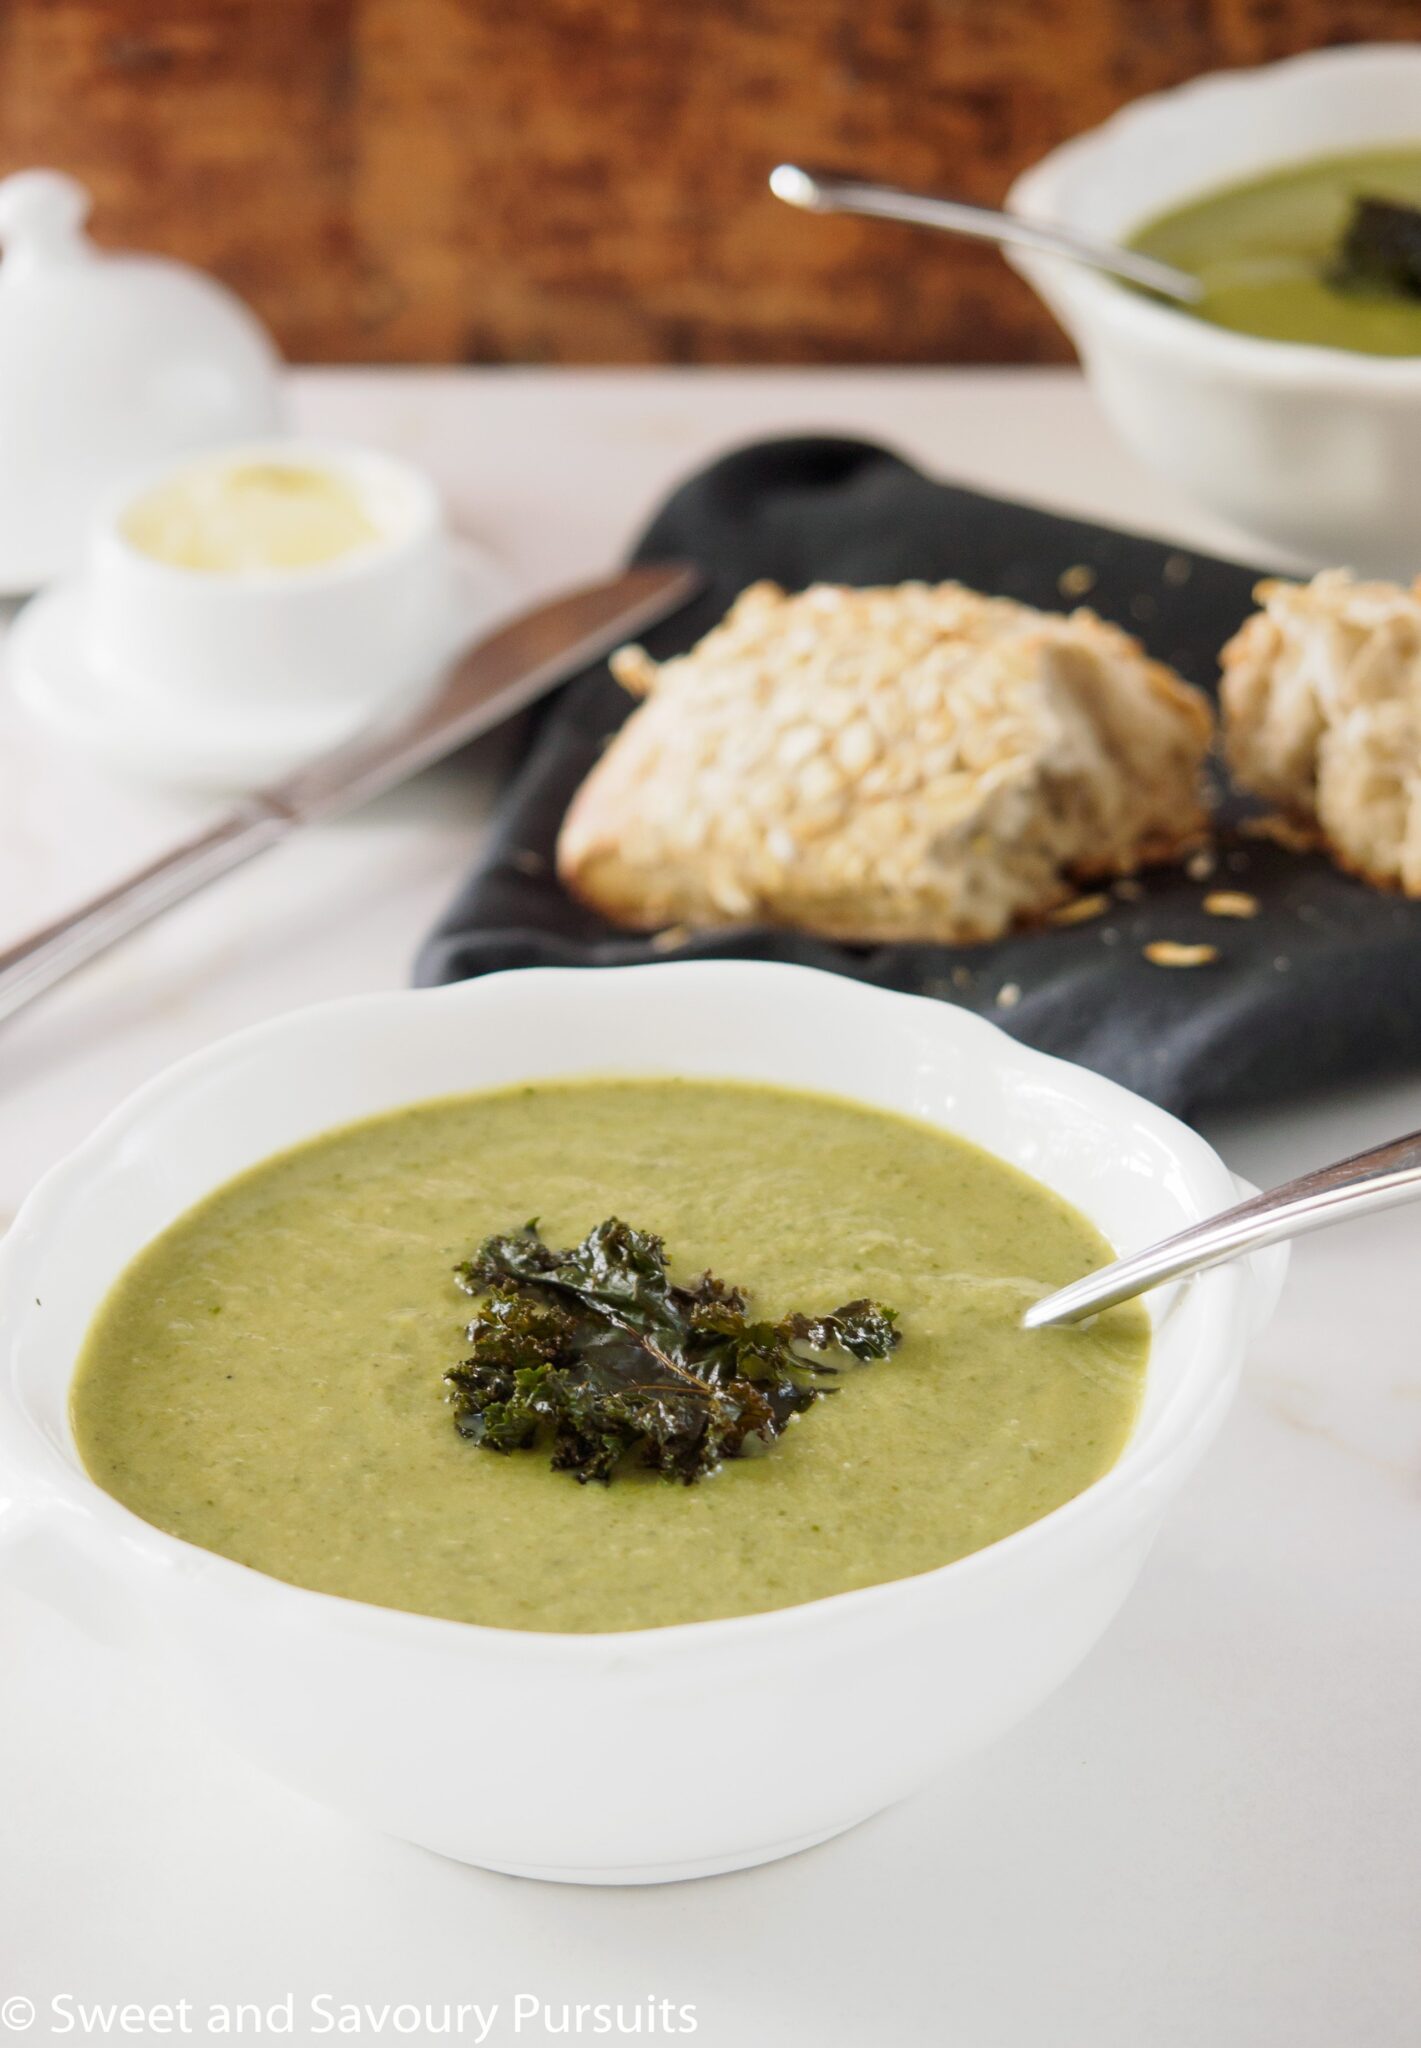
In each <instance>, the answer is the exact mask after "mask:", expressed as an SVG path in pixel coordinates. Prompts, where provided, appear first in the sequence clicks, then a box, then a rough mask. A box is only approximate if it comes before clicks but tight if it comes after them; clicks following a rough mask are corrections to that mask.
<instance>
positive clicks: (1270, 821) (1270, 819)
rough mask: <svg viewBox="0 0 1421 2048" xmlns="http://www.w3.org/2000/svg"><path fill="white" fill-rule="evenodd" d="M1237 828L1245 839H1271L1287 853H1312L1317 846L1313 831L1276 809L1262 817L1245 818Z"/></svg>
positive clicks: (1315, 835)
mask: <svg viewBox="0 0 1421 2048" xmlns="http://www.w3.org/2000/svg"><path fill="white" fill-rule="evenodd" d="M1238 829H1239V831H1240V832H1242V833H1243V835H1244V837H1245V838H1246V839H1271V840H1272V842H1273V844H1274V845H1275V846H1281V847H1283V848H1284V849H1285V851H1287V852H1288V853H1312V852H1313V851H1314V850H1315V849H1316V846H1317V834H1316V833H1315V832H1310V831H1309V830H1308V828H1307V826H1306V825H1300V824H1298V822H1297V821H1296V819H1294V818H1285V817H1283V816H1282V814H1281V813H1280V812H1278V811H1269V812H1268V813H1267V815H1266V816H1265V817H1262V818H1245V819H1244V820H1243V822H1242V824H1241V825H1240V826H1239V828H1238Z"/></svg>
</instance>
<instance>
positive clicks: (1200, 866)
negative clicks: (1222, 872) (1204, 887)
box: [1184, 846, 1218, 882]
mask: <svg viewBox="0 0 1421 2048" xmlns="http://www.w3.org/2000/svg"><path fill="white" fill-rule="evenodd" d="M1217 866H1218V856H1217V855H1216V853H1215V852H1214V849H1213V847H1212V846H1201V847H1200V849H1199V851H1198V852H1197V853H1191V854H1190V856H1189V858H1188V860H1187V861H1186V862H1185V863H1184V872H1185V874H1186V875H1188V877H1189V879H1190V881H1191V882H1207V881H1208V879H1209V877H1210V875H1212V874H1213V872H1214V869H1215V868H1216V867H1217Z"/></svg>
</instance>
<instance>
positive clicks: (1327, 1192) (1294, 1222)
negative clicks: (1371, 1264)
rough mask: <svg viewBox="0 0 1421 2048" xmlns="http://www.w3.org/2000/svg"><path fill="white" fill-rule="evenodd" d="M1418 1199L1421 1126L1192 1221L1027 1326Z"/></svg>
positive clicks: (1088, 1280)
mask: <svg viewBox="0 0 1421 2048" xmlns="http://www.w3.org/2000/svg"><path fill="white" fill-rule="evenodd" d="M1418 1197H1421V1131H1412V1132H1411V1133H1410V1135H1409V1136H1408V1137H1405V1138H1393V1139H1391V1140H1390V1142H1389V1143H1387V1144H1385V1145H1374V1146H1373V1147H1372V1148H1371V1150H1370V1151H1367V1152H1357V1153H1354V1154H1353V1155H1352V1157H1351V1158H1350V1159H1339V1160H1338V1161H1337V1162H1336V1164H1335V1165H1333V1166H1320V1167H1317V1168H1316V1169H1315V1170H1314V1171H1313V1172H1312V1173H1305V1174H1303V1175H1302V1176H1301V1178H1300V1179H1298V1180H1290V1181H1287V1182H1285V1183H1284V1185H1283V1186H1282V1187H1279V1188H1272V1189H1270V1190H1269V1192H1268V1193H1267V1194H1264V1195H1252V1196H1250V1197H1249V1199H1248V1200H1247V1201H1246V1202H1239V1203H1238V1204H1237V1205H1236V1206H1235V1207H1234V1208H1232V1209H1225V1210H1223V1211H1222V1212H1221V1213H1220V1214H1219V1215H1217V1216H1210V1217H1209V1218H1207V1220H1206V1221H1205V1222H1203V1223H1195V1224H1193V1225H1192V1226H1191V1227H1190V1228H1189V1229H1188V1230H1182V1231H1180V1232H1179V1234H1178V1235H1177V1236H1175V1237H1167V1238H1165V1239H1164V1241H1163V1242H1162V1243H1160V1244H1154V1245H1149V1246H1148V1247H1147V1248H1146V1249H1145V1250H1144V1251H1140V1252H1131V1253H1130V1255H1129V1257H1128V1258H1124V1259H1117V1260H1116V1261H1115V1263H1114V1264H1113V1265H1110V1266H1102V1267H1100V1268H1099V1270H1098V1271H1097V1272H1094V1273H1087V1274H1086V1276H1085V1278H1084V1279H1083V1280H1073V1281H1072V1282H1071V1284H1070V1286H1069V1287H1062V1288H1059V1289H1058V1290H1057V1291H1056V1293H1054V1294H1048V1295H1046V1296H1045V1297H1044V1298H1043V1299H1042V1300H1041V1301H1037V1302H1033V1303H1032V1305H1031V1307H1030V1308H1029V1309H1028V1310H1027V1311H1026V1314H1025V1315H1024V1316H1023V1317H1022V1323H1023V1326H1024V1327H1025V1328H1026V1329H1028V1330H1043V1329H1047V1328H1051V1327H1054V1326H1055V1325H1057V1324H1060V1323H1078V1322H1080V1321H1081V1320H1082V1319H1083V1318H1084V1317H1085V1316H1093V1315H1098V1314H1099V1312H1100V1311H1101V1310H1102V1309H1106V1308H1114V1307H1115V1305H1116V1303H1117V1302H1121V1301H1131V1300H1133V1299H1134V1297H1135V1296H1136V1295H1137V1294H1144V1293H1147V1292H1148V1290H1149V1289H1150V1288H1151V1287H1158V1286H1160V1285H1161V1283H1162V1282H1163V1281H1166V1280H1182V1279H1184V1278H1186V1276H1187V1275H1189V1274H1190V1273H1202V1272H1204V1271H1205V1270H1206V1268H1208V1267H1210V1266H1222V1265H1225V1264H1227V1262H1228V1261H1229V1260H1230V1259H1241V1258H1242V1257H1243V1256H1244V1255H1245V1254H1246V1253H1248V1252H1256V1251H1259V1250H1261V1248H1262V1247H1263V1246H1264V1245H1269V1244H1278V1243H1279V1242H1281V1240H1282V1239H1283V1238H1286V1237H1301V1236H1303V1234H1304V1233H1305V1232H1306V1231H1309V1230H1325V1229H1326V1228H1327V1226H1328V1225H1329V1224H1330V1223H1344V1222H1346V1220H1347V1219H1348V1217H1350V1216H1360V1215H1362V1214H1363V1213H1364V1212H1365V1211H1366V1210H1368V1209H1390V1208H1393V1207H1394V1206H1395V1205H1396V1204H1397V1203H1398V1202H1412V1201H1415V1200H1417V1199H1418Z"/></svg>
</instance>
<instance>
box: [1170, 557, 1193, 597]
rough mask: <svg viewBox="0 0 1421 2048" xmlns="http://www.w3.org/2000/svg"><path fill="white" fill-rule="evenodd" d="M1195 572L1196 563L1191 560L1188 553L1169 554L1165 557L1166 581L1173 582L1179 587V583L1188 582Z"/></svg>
mask: <svg viewBox="0 0 1421 2048" xmlns="http://www.w3.org/2000/svg"><path fill="white" fill-rule="evenodd" d="M1193 574H1194V564H1193V563H1192V562H1191V561H1190V559H1189V557H1188V555H1167V556H1166V557H1165V564H1164V580H1165V582H1166V583H1172V584H1173V585H1174V587H1175V588H1176V589H1178V587H1179V585H1180V584H1181V583H1187V582H1188V581H1189V579H1190V577H1191V576H1192V575H1193Z"/></svg>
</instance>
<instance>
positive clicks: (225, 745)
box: [5, 540, 518, 792]
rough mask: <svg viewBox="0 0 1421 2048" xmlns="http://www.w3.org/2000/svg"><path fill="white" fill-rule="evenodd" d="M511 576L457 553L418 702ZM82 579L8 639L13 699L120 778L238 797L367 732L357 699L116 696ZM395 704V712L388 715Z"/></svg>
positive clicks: (472, 550)
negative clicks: (223, 702) (95, 652)
mask: <svg viewBox="0 0 1421 2048" xmlns="http://www.w3.org/2000/svg"><path fill="white" fill-rule="evenodd" d="M517 596H518V592H517V587H516V585H515V583H514V581H513V578H512V577H511V576H510V575H509V573H508V571H507V570H506V569H504V568H503V567H502V565H501V564H500V563H498V562H497V561H495V560H494V558H493V557H492V556H491V555H489V554H487V553H486V552H485V551H484V550H483V549H482V548H479V547H476V546H475V545H474V544H473V543H472V542H468V541H463V540H460V541H457V542H454V543H451V547H450V576H449V592H448V604H447V606H446V607H445V616H444V617H443V618H442V619H440V620H435V621H432V622H431V630H430V644H429V651H428V655H427V659H426V662H425V664H424V672H423V674H422V675H421V676H420V677H419V678H418V679H417V680H416V681H415V683H414V684H413V686H412V687H411V688H410V689H409V690H408V691H407V692H406V694H407V696H408V697H409V698H410V700H411V701H412V700H413V699H414V698H416V697H418V696H419V695H420V694H422V692H423V690H424V689H425V688H428V687H432V685H433V684H434V682H435V681H436V680H437V679H438V676H439V674H440V673H441V671H442V670H443V668H444V667H446V666H447V664H448V662H449V661H450V660H452V659H453V657H454V656H455V655H456V654H457V653H458V652H459V651H460V650H461V648H463V647H465V646H466V645H468V643H469V642H470V641H472V640H473V639H475V638H476V637H477V636H478V635H479V634H481V633H484V632H486V631H488V630H489V629H490V628H491V627H492V626H493V625H494V624H495V623H496V622H497V621H498V620H499V619H500V618H502V617H503V616H504V615H505V614H506V613H507V612H509V611H510V610H511V609H512V608H513V606H514V605H515V603H516V601H517ZM88 612H89V591H88V587H87V581H86V579H84V578H79V577H76V578H74V579H72V580H70V581H67V582H62V583H56V584H53V585H51V586H50V588H49V589H48V590H45V591H43V592H42V593H41V594H40V595H39V596H38V597H36V598H33V599H31V601H30V602H29V604H27V605H26V606H25V608H24V610H23V611H21V612H20V614H19V616H18V617H17V618H16V620H15V622H14V624H13V625H12V626H11V628H10V630H9V632H8V634H7V635H6V639H5V666H6V672H7V675H8V678H9V680H10V683H11V686H12V687H13V689H14V692H15V695H16V697H17V698H18V699H19V700H20V702H21V703H22V704H23V705H24V707H25V709H26V710H27V711H29V712H31V713H32V714H33V715H34V716H35V717H36V718H38V719H39V720H41V721H42V722H43V724H45V725H46V726H47V727H49V728H50V730H51V731H53V732H55V733H57V734H59V735H60V736H61V737H62V738H63V739H64V740H65V741H66V742H68V743H71V744H73V745H74V746H77V747H81V748H83V750H84V751H85V752H86V753H89V754H92V755H93V756H95V757H96V758H98V759H100V760H102V761H103V762H104V763H105V764H106V765H107V766H109V767H112V768H114V769H117V770H118V771H119V772H120V773H122V774H124V775H127V776H132V777H137V778H139V779H141V780H143V781H149V782H159V783H164V784H170V785H173V786H174V787H179V788H183V789H191V790H211V791H224V792H232V791H238V790H243V789H254V788H258V787H260V786H261V785H263V784H265V783H268V782H272V781H275V780H277V779H278V778H279V777H280V776H282V775H284V774H287V773H289V772H290V770H292V769H293V768H295V767H297V766H298V765H299V764H300V763H301V762H302V761H305V760H309V759H310V758H311V757H312V756H313V755H316V754H319V753H323V752H325V750H326V749H327V748H328V747H334V746H338V745H339V744H340V743H341V741H342V740H345V739H348V738H350V737H351V735H352V734H353V733H354V732H355V731H357V730H358V729H359V727H360V726H362V725H363V724H365V723H366V722H367V720H368V719H369V717H370V716H371V711H370V709H369V708H368V707H366V706H364V705H361V704H351V703H342V702H336V703H311V704H301V703H296V702H291V701H288V702H286V703H284V704H281V703H275V704H266V705H263V706H260V707H257V708H256V709H246V710H243V711H232V710H230V709H228V710H224V709H223V708H221V707H219V706H215V705H212V704H204V703H201V702H193V703H191V704H189V705H187V706H185V707H183V709H181V710H179V709H178V708H177V707H176V706H175V705H174V704H173V703H171V702H158V701H155V700H152V699H145V698H143V697H138V696H134V697H128V698H120V697H117V696H116V695H115V694H114V692H113V690H112V688H111V686H110V684H109V682H108V680H107V678H106V677H104V676H103V675H102V674H101V673H100V671H99V670H98V668H97V667H96V664H95V662H94V660H93V657H92V653H91V635H90V632H89V622H88ZM389 708H393V706H391V707H389Z"/></svg>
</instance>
